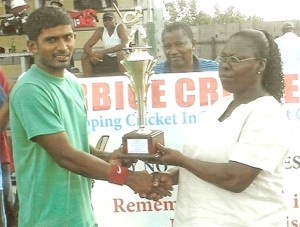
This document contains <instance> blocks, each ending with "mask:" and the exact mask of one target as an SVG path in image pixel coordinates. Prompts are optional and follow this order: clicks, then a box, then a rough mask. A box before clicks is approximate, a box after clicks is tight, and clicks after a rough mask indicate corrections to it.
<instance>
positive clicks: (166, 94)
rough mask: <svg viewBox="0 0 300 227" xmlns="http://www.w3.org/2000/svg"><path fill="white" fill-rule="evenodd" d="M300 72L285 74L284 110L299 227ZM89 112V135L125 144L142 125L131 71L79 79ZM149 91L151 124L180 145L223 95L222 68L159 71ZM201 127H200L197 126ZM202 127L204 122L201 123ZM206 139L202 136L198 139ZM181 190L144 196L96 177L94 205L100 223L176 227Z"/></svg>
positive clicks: (293, 216) (294, 221)
mask: <svg viewBox="0 0 300 227" xmlns="http://www.w3.org/2000/svg"><path fill="white" fill-rule="evenodd" d="M298 77H299V75H298V73H295V74H288V75H285V103H284V106H283V111H284V112H285V114H286V116H287V118H288V119H289V120H290V121H289V122H290V124H291V128H292V130H293V136H294V138H293V144H292V149H291V151H290V153H289V155H288V157H286V160H285V163H284V165H285V184H284V193H283V195H284V199H285V201H286V204H287V207H288V214H287V222H286V223H287V225H286V226H284V227H300V207H299V206H300V198H299V197H300V142H299V136H300V103H299V99H300V92H299V90H300V82H299V80H298ZM79 81H80V83H81V84H82V86H83V89H84V93H85V98H86V107H87V111H88V126H89V139H90V143H91V144H92V145H96V144H97V142H98V140H99V139H100V138H101V137H102V136H107V137H108V141H107V145H106V147H105V151H108V152H112V151H113V150H115V149H117V148H119V147H120V146H121V144H122V136H123V135H124V134H126V133H128V132H130V131H132V130H135V129H137V128H138V123H137V113H136V110H135V100H134V94H133V92H132V90H131V87H130V80H129V78H128V77H127V76H125V75H122V76H114V77H91V78H79ZM150 82H151V85H150V88H149V90H148V94H147V113H146V125H147V127H149V128H153V129H161V130H163V131H164V136H165V144H166V145H167V146H168V147H172V148H175V149H178V150H181V147H182V145H183V144H182V143H183V141H184V137H185V134H186V133H187V132H188V131H189V130H193V127H195V126H196V125H197V124H198V123H199V121H200V118H201V116H202V115H203V114H204V113H205V112H207V110H208V109H209V108H210V106H211V105H212V104H213V103H214V102H215V101H216V100H218V99H220V98H221V97H223V96H225V95H228V93H227V92H226V91H224V90H223V89H222V86H221V83H220V81H219V78H218V73H217V72H201V73H199V72H197V73H182V74H154V75H152V76H151V77H150ZM197 127H198V126H197ZM199 127H201V125H199ZM199 139H201V138H199ZM168 168H171V167H169V166H164V165H157V164H150V163H147V162H142V161H138V162H137V163H136V165H134V166H132V167H131V170H138V171H140V170H146V171H148V172H149V173H152V172H156V171H166V170H167V169H168ZM176 192H177V188H176V187H175V190H174V191H173V195H172V196H171V197H166V198H164V199H162V200H159V201H156V202H155V201H149V200H146V199H142V198H140V197H139V195H138V194H135V193H134V192H133V191H132V190H131V189H130V188H129V187H127V186H118V185H113V184H110V183H107V182H103V181H96V182H95V184H94V187H93V190H92V203H93V204H92V206H93V209H94V212H95V216H96V218H97V222H98V225H99V226H101V227H121V226H122V227H142V226H143V227H148V226H149V227H150V226H155V227H172V224H173V218H174V210H175V207H176Z"/></svg>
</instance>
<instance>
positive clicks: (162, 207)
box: [113, 199, 176, 213]
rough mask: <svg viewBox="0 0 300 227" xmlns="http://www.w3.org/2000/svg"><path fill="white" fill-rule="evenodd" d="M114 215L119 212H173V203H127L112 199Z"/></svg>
mask: <svg viewBox="0 0 300 227" xmlns="http://www.w3.org/2000/svg"><path fill="white" fill-rule="evenodd" d="M113 201H114V213H119V212H123V213H126V212H130V213H131V212H151V211H173V210H175V203H176V202H175V201H145V202H144V201H143V202H127V203H125V202H124V200H123V199H113Z"/></svg>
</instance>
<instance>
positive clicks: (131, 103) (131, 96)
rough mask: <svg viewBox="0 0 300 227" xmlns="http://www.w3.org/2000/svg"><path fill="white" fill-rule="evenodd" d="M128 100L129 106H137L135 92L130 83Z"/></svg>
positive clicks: (133, 107)
mask: <svg viewBox="0 0 300 227" xmlns="http://www.w3.org/2000/svg"><path fill="white" fill-rule="evenodd" d="M128 102H129V106H130V107H131V108H132V109H135V108H136V102H135V97H134V93H133V91H132V89H131V86H130V85H128Z"/></svg>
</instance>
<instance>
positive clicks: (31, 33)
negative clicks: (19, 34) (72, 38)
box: [25, 6, 73, 40]
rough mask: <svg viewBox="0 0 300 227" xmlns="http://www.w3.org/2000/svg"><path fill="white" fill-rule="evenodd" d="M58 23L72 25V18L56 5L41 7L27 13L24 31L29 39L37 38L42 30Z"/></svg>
mask: <svg viewBox="0 0 300 227" xmlns="http://www.w3.org/2000/svg"><path fill="white" fill-rule="evenodd" d="M59 25H72V27H73V23H72V19H71V18H70V17H69V15H68V13H67V12H66V11H65V10H64V9H61V8H58V7H52V6H47V7H41V8H38V9H36V10H35V11H33V12H32V13H31V14H30V15H29V17H28V19H27V22H26V25H25V33H26V34H27V36H28V39H29V40H37V38H38V36H39V35H40V33H41V31H42V30H44V29H48V28H54V27H56V26H59Z"/></svg>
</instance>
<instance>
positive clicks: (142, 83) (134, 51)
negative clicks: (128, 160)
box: [114, 5, 164, 159]
mask: <svg viewBox="0 0 300 227" xmlns="http://www.w3.org/2000/svg"><path fill="white" fill-rule="evenodd" d="M114 8H115V9H116V11H117V13H118V14H119V16H120V17H121V18H122V21H123V22H124V23H125V25H127V26H130V27H131V30H130V32H129V41H128V43H127V44H126V48H125V49H126V50H128V51H130V54H129V55H128V56H127V58H126V59H125V60H122V61H121V64H122V65H123V66H124V68H125V69H126V71H127V72H126V73H125V74H126V75H127V76H128V78H129V79H130V85H131V88H132V91H133V93H134V97H135V103H136V110H137V115H138V117H137V120H138V125H139V128H138V129H136V130H134V131H131V132H129V133H127V134H125V135H124V136H123V138H122V142H123V152H124V153H125V155H124V156H125V157H134V158H138V159H148V158H149V159H150V158H154V156H155V153H156V152H157V149H156V143H161V144H164V133H163V131H162V130H159V129H155V130H153V129H150V128H148V127H147V126H146V123H145V114H146V108H147V92H148V89H149V87H150V83H149V78H150V77H151V75H152V74H153V71H152V69H153V66H154V64H155V63H156V59H155V58H154V57H153V56H151V55H150V54H149V53H148V52H147V49H149V48H151V47H149V45H148V44H147V42H146V38H147V36H146V32H145V29H144V28H143V27H142V16H143V14H142V8H141V7H140V6H137V7H136V8H135V11H134V12H131V13H126V14H125V15H124V17H123V16H122V15H121V13H120V11H119V9H118V7H117V6H116V5H114ZM129 18H130V19H129ZM136 32H139V33H140V35H141V37H142V41H143V46H136V47H129V44H130V42H132V40H133V37H134V35H135V33H136Z"/></svg>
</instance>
